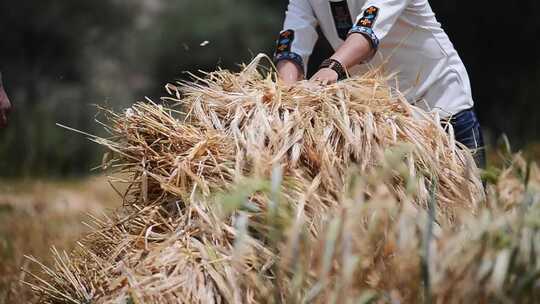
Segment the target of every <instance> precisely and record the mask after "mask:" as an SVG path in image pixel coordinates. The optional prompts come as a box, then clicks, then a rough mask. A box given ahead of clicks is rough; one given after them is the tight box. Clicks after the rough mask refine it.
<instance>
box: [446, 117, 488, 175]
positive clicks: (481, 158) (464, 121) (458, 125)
mask: <svg viewBox="0 0 540 304" xmlns="http://www.w3.org/2000/svg"><path fill="white" fill-rule="evenodd" d="M450 123H451V124H452V126H453V127H454V135H455V138H456V141H458V142H460V143H462V144H463V145H465V146H466V147H467V148H469V149H471V151H472V152H473V156H474V161H475V162H476V165H477V166H478V168H481V169H485V168H486V150H485V147H484V136H483V135H482V129H481V128H480V123H479V122H478V118H477V117H476V114H475V112H474V109H472V108H471V109H468V110H464V111H461V112H459V113H457V114H455V115H454V116H452V118H451V119H450Z"/></svg>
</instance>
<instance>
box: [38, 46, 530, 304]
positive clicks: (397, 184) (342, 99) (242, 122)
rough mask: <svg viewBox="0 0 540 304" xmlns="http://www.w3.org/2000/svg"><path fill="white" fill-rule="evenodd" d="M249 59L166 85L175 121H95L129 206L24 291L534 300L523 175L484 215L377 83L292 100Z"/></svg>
mask: <svg viewBox="0 0 540 304" xmlns="http://www.w3.org/2000/svg"><path fill="white" fill-rule="evenodd" d="M261 58H263V57H262V56H258V57H257V58H256V59H255V60H254V61H253V62H252V63H251V64H249V65H248V66H246V67H244V69H243V70H242V71H241V72H239V73H231V72H229V71H226V70H218V71H216V72H212V73H206V74H205V75H204V76H202V77H196V76H194V77H195V78H194V81H193V82H186V83H178V84H176V85H171V84H169V85H167V86H166V89H167V91H168V92H169V93H170V97H168V98H167V101H168V102H169V104H172V105H169V106H163V105H158V104H156V103H153V102H145V103H136V104H134V105H133V106H132V107H131V108H129V109H127V110H126V111H125V112H124V113H114V112H112V111H107V110H104V111H105V113H106V115H107V117H108V122H107V123H106V125H107V130H108V131H109V132H110V134H111V136H110V137H109V138H98V137H92V140H94V141H95V142H97V143H98V144H101V145H103V146H105V147H107V148H108V149H109V150H110V151H111V152H113V154H114V156H113V158H112V159H108V158H104V164H103V165H104V167H112V168H113V169H115V170H116V171H117V172H119V173H121V174H122V175H123V176H128V177H129V178H128V182H129V187H128V190H127V191H126V193H125V194H124V195H123V199H124V206H123V207H122V208H119V209H118V210H117V211H116V212H114V213H112V214H111V215H108V216H105V217H92V218H91V220H90V222H89V223H88V225H90V226H91V227H92V229H93V232H92V233H91V234H89V235H87V236H86V237H84V238H83V239H82V240H81V242H80V248H79V249H77V250H76V251H75V252H73V253H71V254H70V255H67V254H65V253H60V252H58V251H55V252H54V254H55V256H56V257H57V259H56V260H57V264H56V265H55V266H54V267H53V269H50V268H47V267H45V266H43V269H44V271H43V273H42V274H41V275H34V276H35V278H36V280H35V281H33V282H28V284H29V285H30V286H31V287H32V288H33V289H34V290H35V291H36V292H37V293H39V294H40V295H42V299H43V301H44V302H45V303H88V302H89V301H90V302H92V303H126V302H127V303H280V302H285V303H307V302H316V303H349V302H351V303H352V302H355V303H356V302H359V303H370V301H371V303H422V302H436V303H472V302H474V303H482V302H484V303H492V302H493V301H505V300H507V299H509V298H511V297H513V298H515V297H518V298H520V299H522V300H523V301H527V300H531V301H532V299H534V296H538V288H537V287H538V284H539V272H538V269H540V265H539V264H538V261H539V260H540V259H538V258H539V257H538V253H537V251H538V248H539V247H538V246H540V236H539V234H538V233H537V226H538V218H540V215H539V214H538V205H539V202H538V201H539V195H538V192H535V191H538V184H540V183H538V172H537V171H538V170H537V169H536V167H535V166H534V165H530V166H526V165H524V164H523V161H522V160H520V158H519V157H518V158H516V161H515V162H514V164H513V165H512V166H510V167H509V168H508V169H506V171H504V172H503V174H502V175H501V177H500V179H499V182H498V184H497V185H496V187H490V188H489V189H490V190H489V191H488V194H489V195H488V197H487V199H486V198H485V197H484V191H483V188H482V185H481V183H480V181H479V178H478V172H477V170H476V168H475V167H474V164H473V161H472V157H471V154H470V152H469V151H467V150H466V149H464V148H463V147H461V146H460V147H456V146H455V145H454V143H455V141H454V139H453V138H452V134H451V133H452V132H450V135H449V133H447V132H446V131H445V130H444V127H445V126H444V125H441V123H440V120H439V119H438V118H437V117H436V116H432V115H429V114H427V113H425V112H423V111H421V110H419V109H417V108H415V107H413V106H411V105H409V104H408V103H407V102H406V100H405V99H404V98H403V96H402V95H401V94H400V93H399V92H398V91H396V90H395V89H393V88H391V87H389V86H388V85H387V83H388V79H387V78H385V77H382V76H381V75H379V74H377V73H376V72H373V73H368V74H366V75H361V76H356V77H354V78H351V79H349V80H346V81H343V82H340V83H337V84H333V85H329V86H318V85H314V84H312V83H309V82H301V83H299V84H298V85H295V86H292V87H290V86H285V85H283V84H281V83H280V82H276V81H275V78H276V76H275V73H273V72H272V71H270V72H268V71H262V72H261V70H260V69H258V68H259V67H260V62H259V61H260V60H261ZM524 167H526V168H529V169H528V170H525V171H526V172H528V174H522V171H524V169H523V168H524ZM516 172H517V173H516ZM522 176H528V177H527V181H526V182H525V181H523V178H521V177H522ZM510 181H511V182H510ZM522 184H523V185H525V184H526V186H523V187H521V186H520V185H522ZM512 187H513V188H512ZM510 188H512V189H514V188H515V190H513V192H512V194H508V193H507V191H508V189H510ZM488 205H489V208H488V207H487V206H488ZM521 274H523V276H522V275H521Z"/></svg>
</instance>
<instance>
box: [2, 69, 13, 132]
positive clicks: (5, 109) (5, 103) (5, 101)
mask: <svg viewBox="0 0 540 304" xmlns="http://www.w3.org/2000/svg"><path fill="white" fill-rule="evenodd" d="M10 111H11V103H10V102H9V98H8V96H7V94H6V91H4V86H3V85H2V75H1V74H0V128H5V127H6V126H7V124H8V114H9V112H10Z"/></svg>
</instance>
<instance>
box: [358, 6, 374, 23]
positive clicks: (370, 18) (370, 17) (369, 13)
mask: <svg viewBox="0 0 540 304" xmlns="http://www.w3.org/2000/svg"><path fill="white" fill-rule="evenodd" d="M378 15H379V8H378V7H376V6H370V7H368V8H367V9H366V10H365V11H364V14H363V15H362V18H360V20H358V22H357V23H356V25H357V26H364V27H369V28H373V25H374V24H375V20H376V19H377V16H378Z"/></svg>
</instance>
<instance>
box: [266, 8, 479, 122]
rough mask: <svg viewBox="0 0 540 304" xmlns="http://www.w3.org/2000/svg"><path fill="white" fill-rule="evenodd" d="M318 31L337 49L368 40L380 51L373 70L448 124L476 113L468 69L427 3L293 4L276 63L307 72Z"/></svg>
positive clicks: (286, 20)
mask: <svg viewBox="0 0 540 304" xmlns="http://www.w3.org/2000/svg"><path fill="white" fill-rule="evenodd" d="M317 25H319V26H320V27H321V30H322V32H323V34H324V35H325V37H326V38H327V39H328V41H329V42H330V44H331V45H332V47H333V48H334V49H337V48H338V47H339V46H340V45H341V44H342V43H343V42H344V40H345V39H346V37H347V35H348V34H352V33H359V34H362V35H364V36H365V37H366V38H368V40H369V41H370V42H371V44H372V46H373V47H374V48H375V49H376V50H377V53H376V54H375V56H374V57H373V58H372V59H371V60H370V61H369V65H372V66H380V65H381V64H384V65H383V66H384V68H385V72H387V73H393V72H397V73H398V74H397V79H398V83H399V89H400V90H401V91H403V92H405V93H406V94H405V95H406V97H407V99H408V100H409V102H411V103H412V104H416V105H417V106H420V107H421V108H424V109H426V110H428V111H429V110H434V111H438V112H439V114H440V116H441V117H443V118H446V117H448V116H450V115H453V114H456V113H458V112H460V111H462V110H465V109H469V108H471V107H473V105H474V102H473V99H472V94H471V87H470V81H469V77H468V75H467V71H466V70H465V66H464V65H463V62H462V61H461V59H460V57H459V55H458V53H457V52H456V50H455V49H454V46H453V45H452V43H451V42H450V39H449V38H448V36H447V35H446V33H445V32H444V30H443V29H442V28H441V24H440V23H439V22H438V21H437V19H436V18H435V14H434V13H433V11H432V9H431V6H430V5H429V3H428V1H427V0H348V1H347V0H290V1H289V6H288V10H287V13H286V17H285V23H284V29H283V31H282V32H281V34H280V37H279V39H278V45H277V50H276V58H275V59H276V61H279V60H284V59H288V60H292V61H294V62H296V63H298V64H299V65H301V66H302V67H303V68H304V69H306V66H307V61H308V60H309V56H310V55H311V53H312V51H313V47H314V45H315V42H316V40H317V38H318V37H317V31H316V27H317ZM367 68H368V67H367V65H365V64H364V65H362V66H361V67H360V68H359V72H362V70H364V71H365V70H366V69H367Z"/></svg>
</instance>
